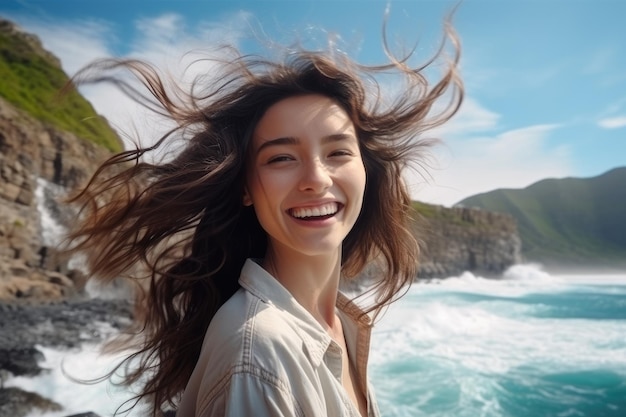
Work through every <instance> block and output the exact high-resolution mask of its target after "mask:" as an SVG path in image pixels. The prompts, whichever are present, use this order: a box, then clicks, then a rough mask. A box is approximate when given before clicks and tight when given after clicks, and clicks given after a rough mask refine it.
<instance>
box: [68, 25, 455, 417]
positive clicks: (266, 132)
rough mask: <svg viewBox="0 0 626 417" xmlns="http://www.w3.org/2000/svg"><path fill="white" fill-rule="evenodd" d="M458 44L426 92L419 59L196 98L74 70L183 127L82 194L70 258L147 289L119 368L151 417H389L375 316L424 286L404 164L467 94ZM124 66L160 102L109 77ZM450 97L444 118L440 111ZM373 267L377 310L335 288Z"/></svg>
mask: <svg viewBox="0 0 626 417" xmlns="http://www.w3.org/2000/svg"><path fill="white" fill-rule="evenodd" d="M447 35H448V37H447V39H448V40H449V41H451V43H452V45H453V51H454V54H453V59H452V60H450V61H449V62H448V63H447V67H446V70H445V71H444V73H443V76H442V78H441V79H440V80H438V81H437V82H436V83H435V84H434V85H432V86H429V85H428V83H427V82H426V78H425V77H424V75H423V73H422V72H423V70H424V68H425V67H422V68H417V69H414V68H409V67H408V66H407V65H406V60H407V58H408V57H403V58H402V59H395V58H392V60H391V62H390V63H388V64H386V65H381V66H378V67H366V66H361V65H358V64H356V63H354V62H352V61H351V60H350V59H349V58H347V57H346V56H345V55H342V54H338V53H337V52H336V51H327V52H310V51H303V50H299V51H290V52H289V53H287V54H286V55H285V57H284V59H281V60H277V61H269V60H253V59H251V58H250V57H239V58H238V59H235V60H233V61H232V62H226V63H221V65H222V67H221V68H222V72H221V74H220V76H217V77H215V78H212V81H210V82H208V81H207V79H206V78H199V79H198V80H197V82H196V83H195V84H194V85H193V86H192V88H191V89H190V90H188V91H183V90H182V89H180V88H178V87H174V84H172V83H165V82H164V80H162V78H161V77H160V76H159V75H158V71H157V70H156V69H155V68H153V67H151V66H150V65H148V64H146V63H143V62H139V61H100V62H98V63H95V64H93V65H92V66H90V67H88V68H87V69H85V70H84V71H82V72H80V73H79V74H78V76H77V78H76V80H77V82H88V81H93V80H98V81H111V82H113V83H115V84H116V85H118V86H120V87H121V88H122V90H123V91H124V92H126V93H128V94H129V95H130V96H131V97H132V98H134V99H136V100H137V101H139V102H142V103H143V104H148V105H150V106H151V108H152V109H155V110H156V111H158V112H159V113H160V114H162V115H166V116H167V117H169V118H170V119H172V120H173V121H175V122H176V123H177V126H178V127H177V128H175V129H173V130H172V131H171V132H170V133H168V134H167V135H165V136H164V137H162V138H160V140H159V141H158V142H157V144H156V145H155V146H154V147H151V148H138V149H136V150H130V151H126V152H122V153H120V154H118V155H115V156H114V157H112V158H111V159H110V160H108V161H107V162H105V163H104V164H103V165H102V166H101V167H100V168H99V169H98V171H97V172H96V174H95V175H94V177H93V178H92V180H91V181H90V182H89V183H88V184H87V186H86V187H85V188H84V189H82V190H80V191H79V192H78V193H77V194H76V195H75V196H74V197H73V199H72V200H71V201H72V202H73V203H74V204H77V205H78V206H79V207H80V208H81V215H80V217H79V220H78V222H77V224H76V228H75V229H74V231H73V232H72V234H71V235H70V239H71V242H72V250H74V251H79V252H84V253H85V254H86V256H87V260H88V265H89V268H90V270H91V272H92V275H93V276H94V277H97V278H99V279H101V280H104V281H106V280H110V279H113V278H115V277H118V276H126V277H128V278H130V279H131V280H132V282H135V283H137V293H136V294H137V301H136V306H137V314H136V323H135V325H134V327H133V328H131V329H129V330H128V332H127V336H128V339H127V340H125V342H126V343H125V344H124V348H128V345H129V344H130V345H131V346H132V347H133V348H134V349H135V352H136V353H134V354H133V355H131V356H130V357H128V358H127V359H126V360H125V361H124V362H123V363H122V364H120V369H124V370H125V371H126V373H125V376H124V378H125V379H124V382H125V383H126V384H128V385H131V384H133V383H138V384H142V385H141V389H140V393H139V394H138V396H137V399H138V400H148V401H150V402H151V405H152V410H153V415H158V414H159V413H160V410H161V409H163V408H164V407H166V406H170V407H173V408H175V409H177V410H178V415H179V416H185V417H186V416H218V415H219V416H223V415H228V416H244V415H255V416H338V415H346V416H377V415H379V411H378V407H377V406H376V401H375V398H374V395H373V393H372V392H371V390H370V388H369V385H368V382H367V362H368V353H369V340H370V331H371V327H372V320H373V318H374V317H375V316H376V313H377V312H379V311H380V310H381V309H382V308H383V307H384V306H386V305H388V304H389V303H391V302H392V301H393V300H395V299H396V298H397V297H398V296H399V295H400V294H401V293H402V292H403V290H404V289H405V288H406V287H407V285H409V284H410V283H411V282H412V280H413V279H414V277H415V273H416V269H417V263H418V253H419V249H418V244H417V242H416V240H415V238H414V237H413V235H412V234H411V233H410V231H409V228H408V226H409V221H410V215H411V204H410V199H409V195H408V192H407V190H406V187H405V185H404V182H403V181H402V177H401V174H402V170H403V169H404V168H405V167H406V166H407V165H409V164H411V163H415V162H419V160H420V157H421V156H423V152H424V150H425V149H426V147H427V146H428V145H429V144H430V142H429V141H427V140H424V139H421V138H420V135H422V134H423V133H424V132H425V131H426V130H428V129H429V128H432V127H435V126H438V125H440V124H442V123H444V122H445V121H446V120H448V119H449V118H450V117H451V116H452V115H453V114H454V113H455V111H456V110H457V109H458V107H459V105H460V102H461V97H462V87H461V82H460V79H459V77H458V74H457V65H458V58H459V56H458V54H459V50H458V44H457V39H456V36H455V35H454V32H453V31H452V29H450V28H449V27H448V29H447ZM389 56H390V57H391V56H392V55H391V54H390V55H389ZM435 58H437V57H434V58H433V60H434V59H435ZM429 62H432V61H429ZM120 68H122V69H127V70H129V71H130V72H131V73H132V74H134V75H135V76H136V77H137V78H138V79H139V80H140V81H142V82H143V84H144V86H145V87H146V88H147V90H148V91H149V92H150V94H151V95H152V97H153V98H154V99H156V100H155V101H154V100H153V101H152V102H150V103H148V102H147V101H146V100H147V97H146V96H145V95H142V93H140V92H139V91H138V90H136V89H133V88H132V87H130V86H129V85H128V84H126V83H125V82H124V81H123V80H121V79H118V78H114V77H112V76H108V75H107V71H108V70H116V69H120ZM379 72H385V73H389V72H395V73H396V74H397V75H398V76H400V77H402V78H404V79H405V81H406V85H407V88H406V90H405V91H404V92H403V93H402V94H400V95H399V96H398V97H396V99H395V101H393V103H392V104H391V105H389V106H387V107H385V106H383V105H382V103H379V98H378V94H377V93H376V91H375V90H373V89H366V87H365V86H366V85H368V84H367V83H370V84H373V83H374V81H373V80H374V77H373V75H375V74H376V73H379ZM366 80H367V81H366ZM166 86H168V87H167V88H166ZM444 96H445V97H446V98H448V99H449V98H451V101H450V102H449V104H448V106H444V107H441V106H437V107H434V106H433V105H434V103H435V102H436V101H438V100H439V99H441V98H442V97H444ZM435 108H437V109H440V110H439V111H438V112H436V111H434V110H433V109H435ZM173 139H182V140H183V141H184V143H185V146H184V148H183V149H182V150H181V151H180V153H179V154H178V155H177V156H176V157H174V158H173V159H171V160H170V161H168V162H163V163H154V162H153V163H148V162H146V161H145V159H144V156H145V155H146V154H148V153H150V152H152V151H154V150H156V149H158V148H159V147H161V146H166V145H167V142H169V141H171V140H173ZM374 259H379V260H380V261H381V262H382V264H383V271H384V272H383V273H382V274H381V276H380V277H379V280H378V281H377V282H376V284H375V285H374V287H373V288H372V291H373V292H374V293H375V295H376V296H375V297H373V298H372V299H373V300H375V302H373V304H371V305H361V306H358V305H357V304H356V303H355V302H354V301H353V300H349V299H347V298H346V297H345V296H344V295H342V294H341V293H340V292H339V284H340V281H341V280H349V279H354V277H356V276H357V275H358V274H359V273H360V272H361V271H362V270H363V268H364V267H365V266H366V265H367V264H368V263H369V262H372V261H373V260H374ZM124 365H125V366H124ZM122 366H124V368H121V367H122Z"/></svg>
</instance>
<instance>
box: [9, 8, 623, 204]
mask: <svg viewBox="0 0 626 417" xmlns="http://www.w3.org/2000/svg"><path fill="white" fill-rule="evenodd" d="M389 4H390V11H391V13H390V18H389V23H388V34H389V38H390V39H391V42H392V44H399V43H400V42H404V44H406V45H408V46H412V45H413V44H414V43H415V42H417V41H419V43H418V48H417V55H416V56H417V58H416V59H418V60H419V58H422V59H425V58H427V57H428V56H429V54H430V53H432V52H433V51H434V49H435V48H436V47H437V42H438V40H439V39H440V36H441V30H442V21H443V19H444V16H445V14H446V13H447V12H448V11H449V10H450V9H451V7H453V6H454V4H455V2H452V1H448V0H428V1H426V0H411V1H408V0H405V1H398V0H395V1H391V2H390V3H389ZM386 6H387V2H385V1H378V0H362V1H357V0H352V1H351V0H343V1H342V0H337V1H329V0H317V1H316V0H292V1H261V0H259V1H251V0H248V1H243V0H242V1H237V0H233V1H209V0H205V1H200V0H195V1H192V0H179V1H164V0H152V1H133V0H126V1H119V0H108V1H100V2H98V1H84V0H80V1H69V0H66V1H60V0H59V1H52V0H47V1H45V0H39V1H35V0H19V1H16V0H3V2H2V3H0V15H1V16H3V17H5V18H9V19H11V20H13V21H15V22H17V23H18V24H19V25H20V26H22V27H23V28H24V29H25V30H27V31H29V32H33V33H35V34H38V35H39V36H40V38H41V40H42V42H43V44H44V46H45V47H46V48H48V49H49V50H51V51H52V52H53V53H55V54H56V55H57V56H58V57H59V58H60V59H61V61H62V64H63V67H64V69H65V70H66V71H67V72H68V73H69V74H70V75H71V74H72V73H74V72H75V71H76V70H77V69H78V68H80V67H81V66H83V65H85V64H86V63H88V62H89V61H91V60H93V59H96V58H100V57H104V56H133V57H140V58H144V59H148V60H151V61H153V62H155V63H157V64H159V65H163V66H174V65H175V64H174V63H175V62H178V61H179V60H180V58H181V56H182V55H183V54H184V53H185V52H187V51H189V50H192V49H196V48H208V47H211V46H212V45H217V44H218V43H224V42H227V43H232V44H234V45H236V46H237V47H239V48H240V49H241V50H242V51H243V52H256V51H258V50H259V41H258V39H265V40H268V39H269V40H272V41H275V42H278V43H280V44H289V43H292V42H294V41H295V40H298V39H299V40H301V41H302V42H303V43H304V44H305V45H306V44H311V45H318V46H319V45H320V44H323V43H324V42H326V41H327V40H328V39H329V34H331V35H330V38H331V39H336V40H337V42H338V43H339V45H340V47H341V49H343V50H344V51H346V52H348V53H349V54H350V55H351V56H353V57H354V58H355V59H357V60H358V61H360V62H362V63H380V62H381V61H383V60H384V56H383V54H382V48H381V28H382V22H383V15H384V11H385V8H386ZM625 17H626V1H622V0H544V1H540V0H465V1H464V2H463V3H462V4H461V6H460V8H459V9H458V11H457V13H456V15H455V18H454V26H455V28H456V30H457V31H458V33H459V35H460V37H461V41H462V45H463V57H462V74H463V78H464V82H465V84H466V100H465V103H464V105H463V107H462V109H461V111H460V112H459V113H458V115H457V116H456V117H455V118H454V119H453V120H452V121H451V122H450V123H449V124H448V125H446V126H444V127H442V128H440V129H439V130H438V131H437V132H434V133H436V134H437V135H438V136H441V137H443V139H444V140H445V141H444V144H443V145H442V146H439V147H438V148H437V149H436V151H435V152H434V158H433V159H431V160H430V163H429V165H430V168H429V170H428V172H429V174H430V176H429V177H427V178H422V176H418V175H414V174H411V173H409V174H408V182H409V184H410V186H411V190H412V193H413V196H414V198H416V199H419V200H423V201H428V202H432V203H437V204H443V205H451V204H454V203H456V202H458V201H459V200H461V199H462V198H464V197H467V196H470V195H473V194H477V193H480V192H484V191H489V190H492V189H495V188H521V187H525V186H527V185H530V184H531V183H533V182H535V181H538V180H540V179H543V178H555V177H556V178H561V177H567V176H575V177H589V176H595V175H599V174H601V173H603V172H605V171H607V170H609V169H611V168H614V167H617V166H625V165H626V23H624V19H625ZM83 93H84V94H85V95H86V96H87V98H88V99H90V100H91V101H92V103H94V105H95V107H96V109H97V110H98V111H99V112H101V113H102V114H104V115H105V116H107V117H108V118H109V119H110V120H111V121H112V122H113V124H114V125H115V126H119V127H121V128H124V127H125V126H127V125H128V123H129V119H133V120H132V121H133V123H135V124H136V125H138V126H137V128H138V130H139V131H140V132H144V131H145V128H146V126H148V127H150V128H152V127H153V125H154V123H151V122H150V120H151V119H149V117H148V116H145V115H142V114H139V113H137V112H138V110H137V109H130V108H127V107H126V106H130V103H128V102H127V101H125V100H124V99H123V98H121V97H119V96H116V95H115V94H114V93H113V92H112V91H110V89H107V88H103V87H102V86H96V87H87V88H84V89H83ZM141 121H144V123H143V124H142V123H141ZM142 126H143V127H142Z"/></svg>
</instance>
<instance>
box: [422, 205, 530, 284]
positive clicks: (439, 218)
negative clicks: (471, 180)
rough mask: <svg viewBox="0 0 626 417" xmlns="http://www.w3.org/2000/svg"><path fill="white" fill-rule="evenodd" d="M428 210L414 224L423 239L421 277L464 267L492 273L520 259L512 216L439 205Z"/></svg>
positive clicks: (447, 273) (448, 273) (439, 275)
mask: <svg viewBox="0 0 626 417" xmlns="http://www.w3.org/2000/svg"><path fill="white" fill-rule="evenodd" d="M421 207H424V206H423V205H422V206H421ZM427 213H428V214H427V215H425V216H424V217H423V221H422V222H417V223H416V225H415V226H414V233H415V235H416V236H417V238H418V239H419V240H421V241H423V242H424V250H423V252H422V254H423V259H422V261H421V265H420V272H419V274H418V275H419V277H420V278H445V277H449V276H453V275H459V274H461V273H462V272H464V271H471V272H473V273H474V274H477V275H483V276H490V277H493V276H498V275H500V274H502V272H504V271H505V270H506V269H507V268H508V267H510V266H511V265H514V264H516V263H519V262H521V240H520V238H519V235H518V233H517V225H516V222H515V219H514V218H513V217H512V216H510V215H507V214H502V213H496V212H490V211H486V210H480V209H473V208H465V207H455V208H445V207H441V206H431V207H429V209H428V210H427ZM421 223H423V224H421Z"/></svg>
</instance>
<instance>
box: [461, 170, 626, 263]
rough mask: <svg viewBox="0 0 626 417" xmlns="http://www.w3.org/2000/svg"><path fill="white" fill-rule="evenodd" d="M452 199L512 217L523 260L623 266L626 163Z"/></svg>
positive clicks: (625, 261) (625, 215)
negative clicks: (590, 173) (593, 172)
mask: <svg viewBox="0 0 626 417" xmlns="http://www.w3.org/2000/svg"><path fill="white" fill-rule="evenodd" d="M457 205H459V206H465V207H478V208H482V209H487V210H493V211H499V212H504V213H509V214H511V215H512V216H513V217H515V219H516V220H517V223H518V230H519V234H520V237H521V239H522V254H523V256H524V258H525V259H526V260H529V261H538V262H542V263H544V264H545V265H546V266H549V267H555V268H556V267H561V268H569V269H575V268H579V267H590V268H597V267H607V268H619V269H626V167H621V168H616V169H613V170H611V171H609V172H606V173H604V174H602V175H599V176H597V177H593V178H564V179H546V180H543V181H539V182H537V183H535V184H533V185H531V186H529V187H527V188H524V189H515V190H514V189H500V190H495V191H491V192H488V193H484V194H478V195H476V196H472V197H469V198H466V199H464V200H463V201H461V202H459V203H458V204H457Z"/></svg>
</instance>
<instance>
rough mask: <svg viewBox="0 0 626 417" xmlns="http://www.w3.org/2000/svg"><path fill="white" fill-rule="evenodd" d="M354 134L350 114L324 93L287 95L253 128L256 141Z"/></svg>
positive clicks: (269, 109) (268, 110)
mask: <svg viewBox="0 0 626 417" xmlns="http://www.w3.org/2000/svg"><path fill="white" fill-rule="evenodd" d="M332 134H354V125H353V123H352V121H351V120H350V117H349V116H348V114H347V113H346V112H345V111H344V110H343V109H342V108H341V106H339V105H338V104H337V103H336V102H335V101H334V100H332V99H331V98H329V97H326V96H322V95H306V96H295V97H288V98H285V99H283V100H281V101H279V102H277V103H275V104H274V105H272V106H271V107H269V108H268V109H267V111H266V112H265V114H264V115H263V117H261V119H260V120H259V122H258V124H257V126H256V128H255V130H254V135H253V138H254V141H255V142H258V143H257V146H259V145H260V142H263V141H266V140H272V139H276V138H278V137H300V136H307V135H313V136H327V135H332Z"/></svg>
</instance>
